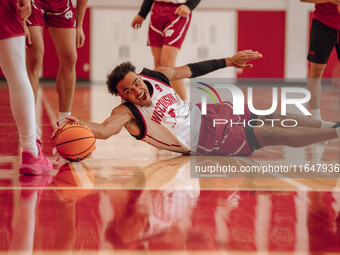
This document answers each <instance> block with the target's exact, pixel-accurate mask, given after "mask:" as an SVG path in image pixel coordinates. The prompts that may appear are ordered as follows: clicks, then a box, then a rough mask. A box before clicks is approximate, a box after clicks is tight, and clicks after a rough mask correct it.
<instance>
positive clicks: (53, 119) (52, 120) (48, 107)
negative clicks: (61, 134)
mask: <svg viewBox="0 0 340 255" xmlns="http://www.w3.org/2000/svg"><path fill="white" fill-rule="evenodd" d="M40 93H41V94H43V91H42V90H40ZM42 104H43V105H44V106H45V109H46V112H47V115H48V117H49V119H50V123H51V126H52V127H53V129H56V128H57V121H58V119H57V116H56V115H55V114H54V111H53V109H52V107H51V104H50V103H49V102H48V100H47V98H45V97H43V96H42Z"/></svg>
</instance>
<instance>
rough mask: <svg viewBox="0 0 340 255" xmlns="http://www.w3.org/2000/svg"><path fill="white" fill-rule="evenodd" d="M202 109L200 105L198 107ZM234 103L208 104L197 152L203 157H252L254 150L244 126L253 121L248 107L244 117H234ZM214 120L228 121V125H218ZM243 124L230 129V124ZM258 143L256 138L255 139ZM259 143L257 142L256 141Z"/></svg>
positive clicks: (203, 116) (203, 117) (202, 122)
mask: <svg viewBox="0 0 340 255" xmlns="http://www.w3.org/2000/svg"><path fill="white" fill-rule="evenodd" d="M197 106H198V107H199V108H200V105H197ZM232 107H233V106H232V103H230V102H223V104H222V105H221V104H218V105H214V104H208V105H207V114H206V115H202V121H201V129H200V136H199V141H198V146H197V150H196V152H197V153H199V154H203V155H215V156H223V155H238V156H241V155H250V154H251V153H252V149H251V148H250V146H249V143H248V139H247V136H246V133H245V129H244V125H243V123H245V126H247V123H248V121H249V120H250V119H252V116H251V113H250V111H249V108H248V106H247V105H245V109H244V111H245V114H244V115H233V108H232ZM214 119H220V120H227V121H228V123H227V124H216V125H215V127H214V126H213V121H214ZM231 121H233V123H236V122H238V123H242V124H239V125H234V124H233V126H232V127H230V122H231ZM253 139H255V141H256V138H253ZM256 142H257V141H256Z"/></svg>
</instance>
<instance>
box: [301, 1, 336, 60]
mask: <svg viewBox="0 0 340 255" xmlns="http://www.w3.org/2000/svg"><path fill="white" fill-rule="evenodd" d="M313 18H314V19H313V23H312V28H311V31H310V42H309V54H308V57H307V59H308V60H309V61H310V62H313V63H318V64H326V63H327V62H328V58H329V56H330V54H331V52H332V50H333V48H334V47H335V48H336V52H337V55H338V59H340V13H339V12H338V10H337V5H335V4H333V3H322V4H315V11H314V13H313Z"/></svg>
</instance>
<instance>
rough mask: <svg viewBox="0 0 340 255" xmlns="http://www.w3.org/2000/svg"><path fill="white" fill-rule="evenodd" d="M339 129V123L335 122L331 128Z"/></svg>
mask: <svg viewBox="0 0 340 255" xmlns="http://www.w3.org/2000/svg"><path fill="white" fill-rule="evenodd" d="M338 127H340V121H335V124H334V126H333V127H332V128H338Z"/></svg>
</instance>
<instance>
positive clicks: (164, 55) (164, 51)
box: [151, 45, 188, 101]
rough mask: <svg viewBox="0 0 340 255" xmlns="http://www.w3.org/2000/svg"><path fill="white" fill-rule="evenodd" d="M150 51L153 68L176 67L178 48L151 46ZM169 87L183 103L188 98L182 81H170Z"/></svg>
mask: <svg viewBox="0 0 340 255" xmlns="http://www.w3.org/2000/svg"><path fill="white" fill-rule="evenodd" d="M151 51H152V55H153V58H154V65H155V68H157V67H160V66H164V67H176V59H177V56H178V53H179V49H178V48H176V47H172V46H169V45H163V46H162V47H156V46H151ZM171 85H172V87H173V88H174V90H175V91H176V93H177V94H178V95H179V96H180V98H181V99H182V100H183V101H185V100H186V99H187V98H188V93H187V90H186V88H185V84H184V81H183V80H178V81H172V82H171Z"/></svg>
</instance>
